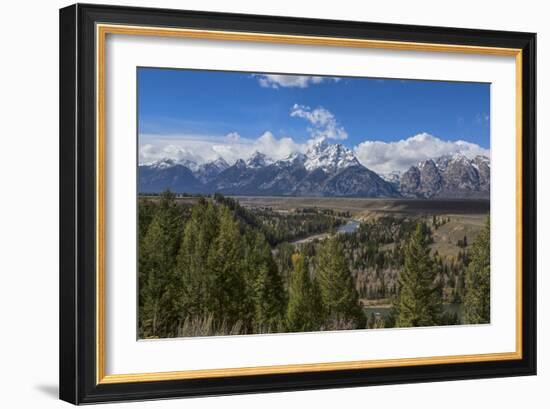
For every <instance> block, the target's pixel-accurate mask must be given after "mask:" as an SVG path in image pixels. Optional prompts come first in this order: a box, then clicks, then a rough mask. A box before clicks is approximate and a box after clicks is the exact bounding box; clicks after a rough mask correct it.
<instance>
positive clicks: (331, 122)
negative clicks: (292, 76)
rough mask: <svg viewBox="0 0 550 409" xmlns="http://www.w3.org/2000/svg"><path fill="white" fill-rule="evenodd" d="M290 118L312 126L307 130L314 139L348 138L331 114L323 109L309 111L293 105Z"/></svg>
mask: <svg viewBox="0 0 550 409" xmlns="http://www.w3.org/2000/svg"><path fill="white" fill-rule="evenodd" d="M290 116H293V117H297V118H303V119H305V120H306V121H308V122H309V123H310V124H311V125H312V127H311V128H308V130H309V132H310V134H311V136H312V137H313V138H314V139H319V138H328V139H347V137H348V133H347V132H346V130H345V129H344V127H343V126H341V125H340V124H339V123H338V121H336V118H335V116H334V115H333V114H332V112H330V111H328V110H327V109H325V108H323V107H318V108H315V109H311V108H310V107H308V106H306V105H299V104H294V106H293V107H292V109H291V110H290Z"/></svg>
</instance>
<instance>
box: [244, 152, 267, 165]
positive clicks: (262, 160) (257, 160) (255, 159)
mask: <svg viewBox="0 0 550 409" xmlns="http://www.w3.org/2000/svg"><path fill="white" fill-rule="evenodd" d="M272 163H273V160H271V159H270V158H268V157H267V156H266V155H265V154H263V153H260V152H258V151H255V152H254V153H253V154H252V155H251V156H250V157H249V158H248V160H247V161H246V166H247V167H249V168H254V169H257V168H263V167H264V166H267V165H270V164H272Z"/></svg>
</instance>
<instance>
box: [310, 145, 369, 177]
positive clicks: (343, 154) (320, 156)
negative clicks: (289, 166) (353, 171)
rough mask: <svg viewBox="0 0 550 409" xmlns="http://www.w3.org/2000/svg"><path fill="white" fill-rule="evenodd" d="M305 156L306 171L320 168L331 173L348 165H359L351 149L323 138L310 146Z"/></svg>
mask: <svg viewBox="0 0 550 409" xmlns="http://www.w3.org/2000/svg"><path fill="white" fill-rule="evenodd" d="M305 156H306V158H307V159H306V161H305V163H304V166H305V168H306V169H307V170H308V171H312V170H315V169H322V170H323V171H325V172H326V173H329V174H333V173H336V172H338V171H340V170H343V169H345V168H348V167H350V166H361V164H360V163H359V161H358V160H357V158H356V157H355V154H354V153H353V151H351V150H350V149H348V148H346V147H345V146H344V145H341V144H329V143H327V141H326V140H324V139H323V140H320V141H318V142H316V143H315V144H314V145H313V146H312V147H310V148H309V149H308V151H307V152H306V155H305Z"/></svg>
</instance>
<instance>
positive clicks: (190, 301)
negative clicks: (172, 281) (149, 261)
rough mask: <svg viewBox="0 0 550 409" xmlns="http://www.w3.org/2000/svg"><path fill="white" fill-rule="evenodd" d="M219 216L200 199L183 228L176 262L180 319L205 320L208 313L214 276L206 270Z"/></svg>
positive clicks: (214, 208)
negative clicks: (179, 295)
mask: <svg viewBox="0 0 550 409" xmlns="http://www.w3.org/2000/svg"><path fill="white" fill-rule="evenodd" d="M218 224H219V217H218V211H217V208H216V206H214V205H213V204H212V202H210V201H206V200H205V199H202V198H201V199H200V200H199V202H198V203H197V204H196V205H195V206H194V207H193V210H192V212H191V217H190V219H189V221H188V222H187V223H186V225H185V229H184V232H183V238H182V242H181V247H180V249H179V253H178V259H177V272H178V274H179V277H180V280H179V282H180V283H181V284H180V285H181V298H180V300H179V302H180V320H181V322H184V321H185V319H186V318H189V317H193V318H196V317H201V318H205V317H206V316H207V315H208V314H209V313H212V304H213V302H214V300H212V296H211V293H212V288H213V285H214V282H213V281H214V277H213V275H212V273H211V272H210V271H209V270H208V268H207V261H208V255H209V252H210V247H211V246H212V243H213V242H214V240H215V238H216V237H217V235H218Z"/></svg>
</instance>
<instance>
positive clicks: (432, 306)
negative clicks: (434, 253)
mask: <svg viewBox="0 0 550 409" xmlns="http://www.w3.org/2000/svg"><path fill="white" fill-rule="evenodd" d="M429 240H430V237H429V235H428V234H427V227H426V226H425V224H424V223H420V222H419V223H418V224H417V226H416V229H415V231H414V233H412V235H411V236H410V238H409V240H408V242H407V244H406V246H405V260H404V265H403V269H402V270H401V274H400V276H399V296H398V298H397V300H396V305H395V308H396V313H395V325H396V327H417V326H430V325H436V324H438V323H439V317H440V314H441V308H442V305H441V291H440V290H441V289H440V287H439V285H437V284H436V282H435V281H436V268H435V266H434V262H433V259H432V257H431V255H430V248H429Z"/></svg>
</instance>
